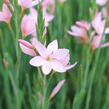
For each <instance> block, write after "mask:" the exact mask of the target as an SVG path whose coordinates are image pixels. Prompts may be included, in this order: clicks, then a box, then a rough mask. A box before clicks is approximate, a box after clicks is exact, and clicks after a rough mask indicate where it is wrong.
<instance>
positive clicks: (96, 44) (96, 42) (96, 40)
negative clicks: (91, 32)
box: [92, 36, 102, 49]
mask: <svg viewBox="0 0 109 109" xmlns="http://www.w3.org/2000/svg"><path fill="white" fill-rule="evenodd" d="M101 38H102V37H101V36H95V37H94V38H93V41H92V48H93V49H95V48H98V47H99V46H100V42H101Z"/></svg>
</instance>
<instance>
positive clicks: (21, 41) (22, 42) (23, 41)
mask: <svg viewBox="0 0 109 109" xmlns="http://www.w3.org/2000/svg"><path fill="white" fill-rule="evenodd" d="M18 42H20V43H21V44H23V45H24V46H26V47H28V48H30V49H33V48H34V47H33V45H32V44H31V43H29V42H27V41H25V40H21V39H19V40H18Z"/></svg>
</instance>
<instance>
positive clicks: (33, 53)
mask: <svg viewBox="0 0 109 109" xmlns="http://www.w3.org/2000/svg"><path fill="white" fill-rule="evenodd" d="M20 48H21V50H22V52H24V53H25V54H27V55H30V56H36V53H35V51H34V50H33V49H30V48H28V47H26V46H24V45H23V44H21V43H20Z"/></svg>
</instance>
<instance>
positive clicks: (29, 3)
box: [18, 0, 41, 9]
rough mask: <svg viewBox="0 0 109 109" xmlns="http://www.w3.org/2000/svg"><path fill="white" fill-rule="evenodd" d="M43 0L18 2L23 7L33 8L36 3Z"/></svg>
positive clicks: (19, 0)
mask: <svg viewBox="0 0 109 109" xmlns="http://www.w3.org/2000/svg"><path fill="white" fill-rule="evenodd" d="M40 1H41V0H18V4H19V5H20V6H21V7H22V8H24V9H25V8H31V7H33V6H35V5H37V4H38V3H39V2H40Z"/></svg>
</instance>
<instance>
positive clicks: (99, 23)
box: [92, 13, 105, 36]
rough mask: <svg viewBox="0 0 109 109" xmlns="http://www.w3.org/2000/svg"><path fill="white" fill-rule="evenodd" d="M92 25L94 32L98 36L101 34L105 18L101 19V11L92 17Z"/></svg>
mask: <svg viewBox="0 0 109 109" xmlns="http://www.w3.org/2000/svg"><path fill="white" fill-rule="evenodd" d="M92 26H93V28H94V29H95V31H96V33H97V34H98V35H99V36H102V35H103V31H104V28H105V20H102V15H101V13H98V14H97V15H96V16H95V17H94V19H93V21H92Z"/></svg>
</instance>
